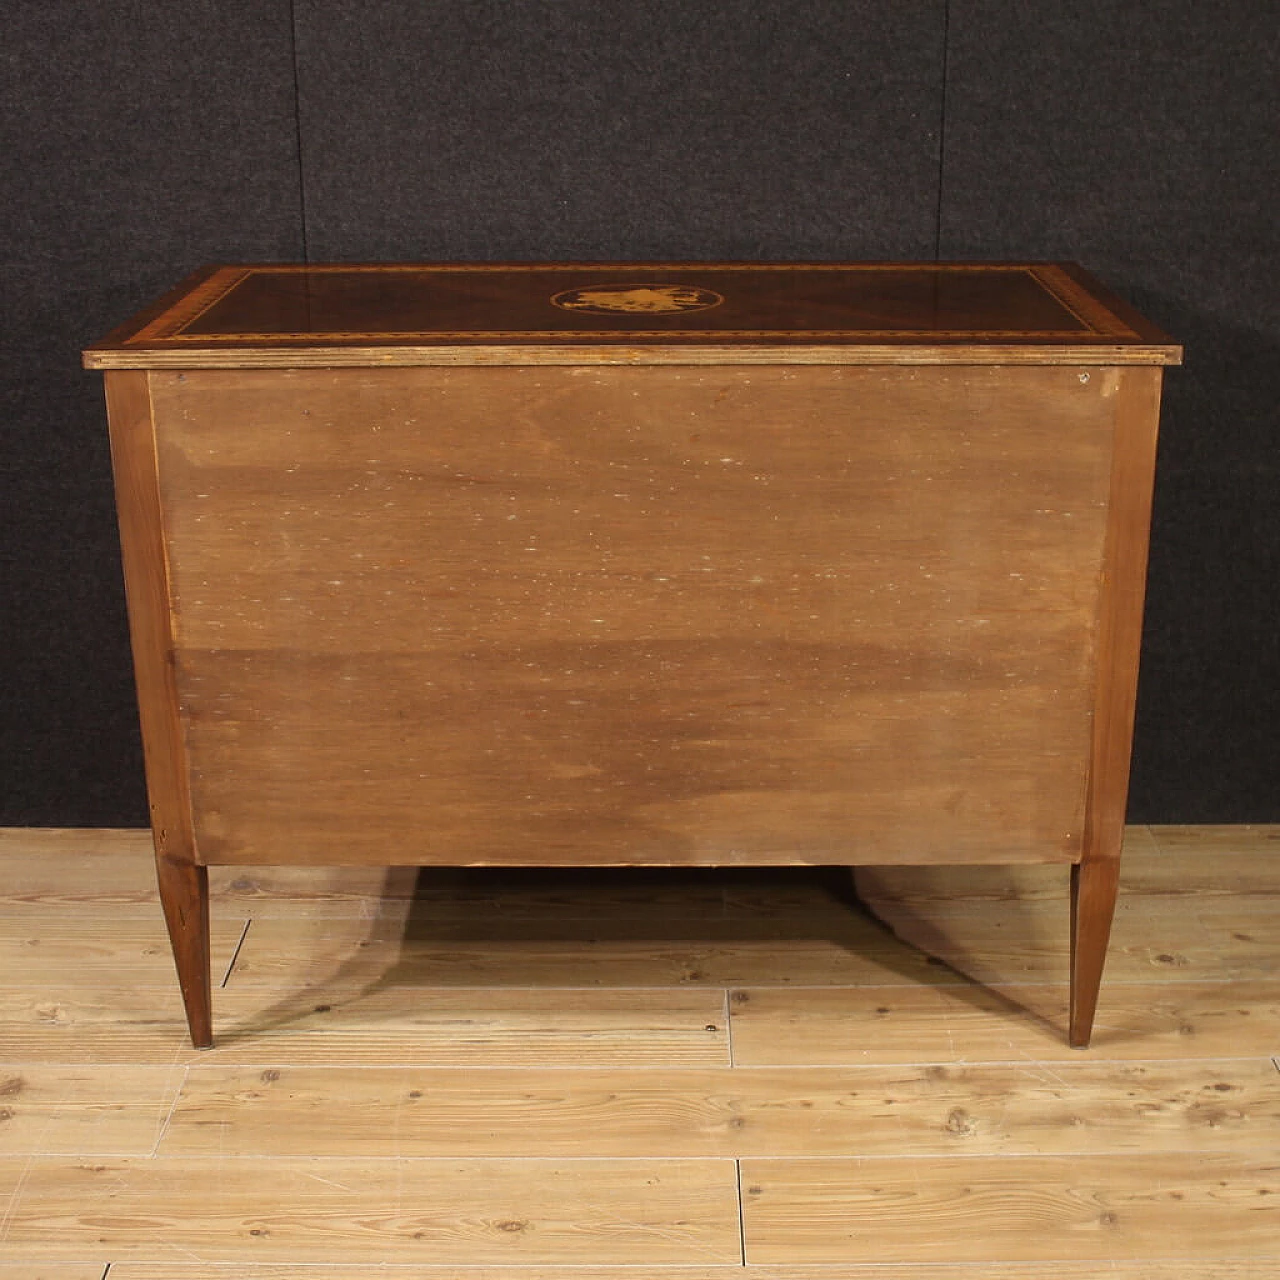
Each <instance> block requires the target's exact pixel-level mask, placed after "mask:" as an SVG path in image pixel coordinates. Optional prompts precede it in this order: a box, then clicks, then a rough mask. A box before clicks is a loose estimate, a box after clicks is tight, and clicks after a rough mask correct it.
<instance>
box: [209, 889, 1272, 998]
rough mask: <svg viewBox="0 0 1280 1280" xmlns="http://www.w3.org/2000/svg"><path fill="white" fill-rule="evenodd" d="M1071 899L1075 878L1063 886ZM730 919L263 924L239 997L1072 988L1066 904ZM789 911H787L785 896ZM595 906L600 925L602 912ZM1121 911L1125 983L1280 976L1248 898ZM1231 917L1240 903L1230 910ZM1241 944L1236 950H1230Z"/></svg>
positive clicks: (621, 912) (756, 914) (241, 973)
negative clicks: (267, 990) (247, 993)
mask: <svg viewBox="0 0 1280 1280" xmlns="http://www.w3.org/2000/svg"><path fill="white" fill-rule="evenodd" d="M1058 879H1059V881H1060V888H1061V889H1065V883H1063V882H1064V881H1065V877H1064V876H1063V875H1062V874H1061V873H1059V876H1058ZM777 883H778V884H779V886H780V888H779V895H778V896H779V898H780V899H781V901H778V902H773V903H770V902H769V901H768V899H767V894H766V892H765V891H764V890H763V889H761V890H760V891H759V892H758V893H753V894H752V896H751V898H750V902H749V905H748V904H735V905H734V906H732V907H731V908H729V909H727V910H726V912H724V913H723V914H721V915H720V916H719V917H713V918H707V917H706V915H705V914H704V916H703V918H702V919H701V920H698V919H696V918H693V917H691V916H690V915H689V914H688V913H681V914H679V915H675V916H664V915H663V914H662V913H661V912H660V911H659V910H656V909H655V910H653V911H652V912H650V913H649V914H646V913H645V911H644V910H642V909H637V908H635V907H632V906H631V905H630V904H628V903H626V902H625V900H624V899H622V898H619V899H614V898H613V897H612V896H611V895H608V894H602V895H601V896H600V897H599V898H598V899H597V898H595V897H594V895H592V894H591V893H590V892H588V891H586V890H584V891H583V892H582V893H581V894H579V895H575V897H574V898H571V899H566V898H563V897H562V898H561V900H560V901H559V903H553V902H551V901H548V900H547V898H546V897H544V896H543V895H537V896H535V898H534V900H533V901H532V902H523V901H521V900H520V899H519V898H518V897H517V896H516V895H510V896H504V897H497V898H495V899H494V900H493V901H490V900H487V899H482V900H480V901H479V902H476V903H465V902H461V901H457V900H453V901H450V900H449V899H442V900H439V901H436V902H432V903H428V904H424V906H425V908H426V909H425V910H423V911H421V912H420V911H419V909H418V905H417V904H415V905H414V908H413V910H412V911H406V912H404V913H399V914H397V913H393V912H391V911H384V912H383V913H380V914H379V915H378V916H377V917H376V918H372V919H365V918H358V917H354V918H350V919H341V920H335V919H332V918H328V917H314V916H310V917H299V916H296V915H292V914H290V915H285V916H279V917H275V918H263V919H257V920H255V922H254V925H253V928H252V929H251V930H250V931H249V934H248V936H247V937H246V939H245V943H244V946H243V947H242V948H241V949H240V952H239V955H238V957H237V960H236V965H235V969H234V972H233V973H232V976H231V984H232V985H233V986H236V987H238V986H242V985H265V986H272V985H281V986H283V985H287V984H289V983H290V982H299V981H305V980H307V979H308V978H311V977H314V976H315V975H317V974H323V973H327V972H333V971H336V970H338V969H339V968H341V969H343V970H345V971H346V972H348V973H350V972H353V971H358V972H361V973H363V974H367V975H369V977H370V979H373V978H374V977H377V976H381V975H384V974H392V973H393V974H394V975H395V978H396V980H397V981H400V982H404V983H414V984H422V985H424V986H454V985H464V986H465V985H471V986H502V985H516V986H524V985H529V984H539V985H550V986H556V985H567V984H574V983H580V984H584V985H596V986H611V985H612V986H636V985H639V986H645V985H661V986H667V985H671V986H677V985H684V984H693V983H696V984H705V985H713V986H740V985H798V986H812V985H834V986H867V985H872V986H874V985H888V986H892V985H897V984H905V983H915V982H924V983H944V982H958V981H964V980H966V979H969V980H972V981H976V982H981V983H984V984H993V985H1001V984H1007V983H1021V982H1040V981H1043V982H1062V981H1063V980H1064V978H1065V976H1066V961H1065V953H1066V947H1067V911H1066V902H1065V895H1060V897H1059V898H1058V899H1052V898H1049V897H1044V898H1033V899H1027V900H1020V901H988V900H977V901H971V902H965V903H953V904H947V906H946V908H945V909H943V910H940V911H935V910H934V909H933V908H934V906H935V903H936V901H937V900H933V901H931V902H929V903H926V904H915V905H909V906H908V905H903V904H900V903H894V902H887V903H881V904H879V906H878V916H879V918H878V919H876V918H871V917H869V916H868V915H866V914H865V913H863V912H861V911H859V910H858V909H857V908H856V907H854V906H853V905H852V904H851V903H850V901H849V900H848V899H847V898H846V899H844V900H841V899H840V898H839V897H837V896H835V895H834V894H831V893H829V892H825V891H824V890H823V889H822V888H821V886H820V885H818V884H817V883H814V884H812V886H811V890H810V892H808V893H802V892H801V891H800V890H799V889H798V888H797V887H796V884H795V881H794V880H787V879H783V878H782V877H781V876H780V877H779V878H778V880H777ZM788 893H789V894H790V897H789V898H788V897H787V894H788ZM593 901H594V902H596V903H597V909H596V911H595V912H594V913H592V912H590V911H589V910H588V907H589V906H590V905H591V904H592V902H593ZM1223 901H1224V905H1222V906H1220V907H1218V908H1213V907H1211V906H1208V907H1206V906H1205V904H1203V903H1202V902H1201V901H1200V900H1198V899H1194V898H1191V897H1188V896H1183V897H1178V898H1172V899H1169V898H1161V897H1155V896H1143V895H1136V894H1135V895H1132V896H1129V897H1126V898H1124V899H1122V901H1121V905H1120V909H1119V912H1118V916H1117V922H1116V929H1115V935H1114V937H1113V939H1112V945H1111V949H1110V957H1109V960H1108V970H1107V972H1108V977H1109V979H1110V980H1111V981H1113V982H1159V981H1166V980H1167V981H1172V982H1187V981H1240V980H1256V979H1264V978H1272V977H1277V976H1280V914H1278V913H1276V912H1275V910H1274V909H1270V910H1269V909H1267V908H1266V907H1265V906H1250V905H1249V904H1248V901H1247V900H1246V899H1240V898H1234V897H1233V898H1228V899H1224V900H1223ZM1225 904H1230V908H1229V909H1228V906H1227V905H1225ZM1227 935H1229V936H1227Z"/></svg>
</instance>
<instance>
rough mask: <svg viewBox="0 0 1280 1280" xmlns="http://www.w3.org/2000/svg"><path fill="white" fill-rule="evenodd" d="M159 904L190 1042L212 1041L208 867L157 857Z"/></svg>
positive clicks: (204, 1045) (205, 1046)
mask: <svg viewBox="0 0 1280 1280" xmlns="http://www.w3.org/2000/svg"><path fill="white" fill-rule="evenodd" d="M156 878H157V880H158V881H159V884H160V905H161V906H162V907H163V908H164V920H165V924H166V925H168V927H169V941H170V943H171V944H172V946H173V962H174V964H175V965H176V966H177V970H178V984H179V985H180V986H181V988H182V1002H183V1004H184V1005H185V1006H186V1011H187V1026H188V1027H190V1029H191V1043H192V1044H193V1045H194V1046H195V1047H196V1048H197V1049H208V1048H210V1047H211V1046H212V1044H213V993H212V984H211V982H210V978H209V871H208V868H207V867H201V866H197V865H196V864H195V863H193V862H182V861H178V860H177V859H174V858H167V857H164V856H163V855H160V856H157V858H156Z"/></svg>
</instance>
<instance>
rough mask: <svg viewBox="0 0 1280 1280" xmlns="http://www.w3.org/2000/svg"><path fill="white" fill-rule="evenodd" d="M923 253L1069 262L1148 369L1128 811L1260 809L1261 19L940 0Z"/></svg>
mask: <svg viewBox="0 0 1280 1280" xmlns="http://www.w3.org/2000/svg"><path fill="white" fill-rule="evenodd" d="M949 36H950V38H949V45H948V76H947V98H946V120H945V144H944V154H945V163H944V169H943V186H942V221H941V241H940V251H941V254H942V255H943V256H944V257H947V256H953V257H981V256H987V255H999V256H1007V257H1020V256H1024V255H1026V256H1031V257H1068V258H1078V259H1080V260H1081V261H1083V262H1084V263H1086V264H1087V265H1089V266H1090V267H1092V268H1094V269H1095V270H1096V271H1097V272H1098V273H1099V274H1100V275H1102V276H1103V277H1104V278H1105V279H1106V280H1108V281H1109V282H1110V283H1111V284H1112V285H1113V286H1114V287H1115V288H1116V289H1117V291H1118V292H1120V293H1121V294H1123V295H1125V296H1127V297H1128V298H1130V299H1131V300H1132V301H1134V302H1135V303H1137V304H1138V305H1139V306H1140V307H1141V308H1142V309H1144V310H1145V311H1146V312H1147V313H1148V314H1149V315H1150V316H1151V318H1152V319H1154V320H1156V321H1157V322H1159V323H1161V324H1163V325H1164V327H1165V328H1167V329H1168V330H1169V331H1170V332H1171V333H1172V334H1174V335H1175V336H1176V337H1177V338H1179V339H1180V340H1181V341H1182V342H1183V343H1184V344H1185V346H1186V365H1185V367H1184V368H1182V369H1174V370H1170V371H1169V372H1168V374H1167V376H1166V380H1165V388H1166V392H1165V415H1164V423H1163V434H1162V441H1161V455H1160V465H1159V472H1158V481H1157V492H1156V512H1155V527H1154V532H1153V544H1152V561H1151V573H1150V581H1149V587H1148V608H1147V625H1146V632H1145V637H1144V652H1143V672H1142V681H1141V688H1140V695H1139V711H1138V731H1137V739H1136V743H1135V758H1134V777H1133V787H1132V793H1131V804H1130V816H1131V817H1132V818H1133V819H1134V820H1135V821H1159V822H1177V821H1196V822H1232V821H1242V820H1252V821H1275V820H1278V819H1280V745H1278V743H1280V735H1278V734H1277V729H1276V726H1277V724H1278V723H1280V643H1278V642H1277V639H1276V637H1277V635H1280V590H1278V589H1277V568H1278V567H1280V566H1278V565H1277V548H1278V547H1280V503H1277V500H1276V495H1277V493H1278V492H1280V454H1278V453H1277V442H1278V434H1277V406H1278V405H1280V291H1277V289H1276V283H1275V282H1276V280H1277V278H1280V236H1278V235H1277V215H1276V209H1277V207H1280V167H1278V165H1277V139H1278V137H1280V111H1278V109H1277V103H1278V97H1277V94H1278V92H1280V88H1278V87H1280V21H1277V10H1276V7H1275V4H1274V3H1273V2H1271V0H1237V2H1236V3H1233V4H1230V5H1226V6H1216V7H1215V6H1202V5H1191V4H1170V3H1164V4H1143V5H1124V4H1114V3H1106V2H1103V0H1088V2H1085V3H1077V4H1071V5H1062V6H1058V5H1040V4H1033V5H1028V4H1023V3H1018V0H953V3H952V4H951V6H950V29H949Z"/></svg>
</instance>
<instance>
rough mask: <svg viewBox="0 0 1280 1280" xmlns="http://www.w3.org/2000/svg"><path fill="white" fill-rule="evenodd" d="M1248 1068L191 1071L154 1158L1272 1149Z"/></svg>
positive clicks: (1264, 1067) (1251, 1064)
mask: <svg viewBox="0 0 1280 1280" xmlns="http://www.w3.org/2000/svg"><path fill="white" fill-rule="evenodd" d="M1278 1132H1280V1072H1277V1071H1276V1070H1275V1068H1274V1067H1273V1065H1272V1064H1271V1063H1270V1062H1268V1061H1267V1060H1266V1059H1264V1058H1259V1059H1246V1060H1237V1059H1227V1060H1219V1061H1214V1060H1209V1061H1204V1062H1197V1061H1180V1062H1170V1063H1160V1062H1139V1063H1132V1064H1117V1063H1114V1062H1095V1061H1089V1060H1077V1061H1074V1062H1064V1063H1059V1064H1055V1065H1054V1066H1052V1067H1049V1066H1046V1065H1043V1064H1038V1063H1030V1062H1028V1063H1019V1064H1005V1063H1002V1064H995V1065H989V1066H953V1067H942V1066H927V1067H918V1066H911V1067H900V1068H893V1067H861V1068H842V1069H822V1068H773V1069H771V1068H756V1069H742V1068H737V1069H729V1068H720V1069H716V1070H701V1071H673V1070H669V1069H662V1068H653V1069H649V1070H645V1071H620V1070H612V1071H601V1070H590V1069H582V1070H575V1071H554V1070H545V1069H543V1070H534V1069H525V1070H510V1069H494V1070H490V1071H486V1072H478V1073H477V1072H474V1071H450V1070H446V1069H437V1070H429V1071H428V1070H409V1069H405V1068H400V1067H395V1068H381V1069H378V1068H370V1067H359V1068H345V1069H344V1068H325V1067H318V1068H290V1067H279V1068H267V1069H261V1068H258V1067H222V1066H210V1067H204V1066H200V1065H198V1064H197V1065H196V1066H193V1067H192V1068H191V1069H190V1071H189V1073H188V1075H187V1078H186V1081H185V1083H184V1085H183V1089H182V1094H181V1097H180V1098H179V1099H178V1103H177V1106H176V1107H175V1108H174V1111H173V1115H172V1118H171V1120H170V1122H169V1125H168V1127H167V1128H166V1130H165V1135H164V1140H163V1142H162V1143H161V1146H160V1148H159V1152H160V1154H161V1155H164V1156H208V1157H218V1156H253V1155H262V1156H276V1155H289V1156H301V1155H312V1156H326V1157H332V1158H344V1159H345V1158H352V1157H360V1156H375V1155H396V1156H445V1157H460V1156H473V1157H478V1156H499V1155H503V1156H574V1157H581V1158H594V1157H602V1156H617V1157H635V1156H644V1157H653V1158H662V1157H672V1158H675V1157H681V1158H689V1157H700V1156H718V1157H726V1156H730V1157H739V1156H770V1157H776V1156H850V1155H875V1156H905V1157H908V1158H913V1159H914V1158H925V1157H930V1156H942V1155H974V1156H976V1155H1006V1156H1022V1155H1045V1154H1076V1155H1090V1156H1109V1155H1114V1154H1137V1153H1146V1154H1152V1153H1155V1152H1162V1151H1163V1152H1179V1153H1183V1154H1186V1155H1192V1154H1203V1153H1206V1152H1235V1153H1237V1154H1252V1155H1256V1156H1260V1157H1265V1156H1269V1155H1271V1154H1273V1148H1274V1145H1275V1138H1276V1135H1277V1133H1278Z"/></svg>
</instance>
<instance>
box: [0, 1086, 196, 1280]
mask: <svg viewBox="0 0 1280 1280" xmlns="http://www.w3.org/2000/svg"><path fill="white" fill-rule="evenodd" d="M184 1075H185V1071H184V1069H183V1068H181V1067H167V1066H165V1067H160V1066H142V1065H140V1064H137V1063H131V1064H129V1067H128V1069H127V1070H121V1069H119V1068H118V1067H104V1066H100V1065H98V1064H85V1065H82V1066H79V1067H72V1066H63V1065H61V1064H45V1063H31V1062H23V1063H0V1155H4V1156H19V1155H57V1154H67V1155H82V1156H94V1155H117V1156H119V1155H125V1156H148V1155H151V1154H152V1152H153V1151H154V1150H155V1146H156V1143H157V1142H158V1141H159V1138H160V1135H161V1133H162V1132H163V1131H164V1127H165V1123H166V1121H167V1119H168V1116H169V1112H170V1111H171V1110H172V1108H173V1104H174V1101H175V1100H176V1098H177V1096H178V1089H179V1087H180V1086H181V1084H182V1081H183V1077H184ZM3 1274H4V1273H3V1272H0V1278H2V1277H3Z"/></svg>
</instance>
